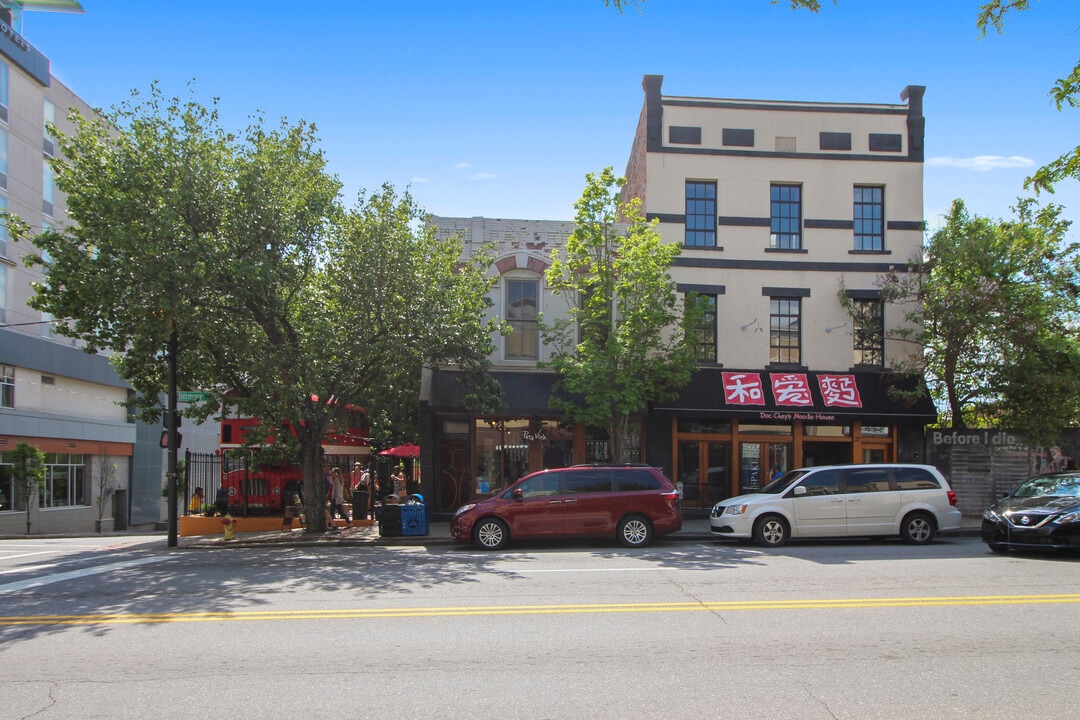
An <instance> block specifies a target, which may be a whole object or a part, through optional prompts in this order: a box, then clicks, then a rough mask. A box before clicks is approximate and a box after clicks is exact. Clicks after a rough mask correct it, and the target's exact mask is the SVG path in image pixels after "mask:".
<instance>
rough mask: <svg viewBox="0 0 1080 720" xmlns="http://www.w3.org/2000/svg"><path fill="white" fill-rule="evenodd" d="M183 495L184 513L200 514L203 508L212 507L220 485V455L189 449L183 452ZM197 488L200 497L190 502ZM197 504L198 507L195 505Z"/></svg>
mask: <svg viewBox="0 0 1080 720" xmlns="http://www.w3.org/2000/svg"><path fill="white" fill-rule="evenodd" d="M183 487H184V495H183V507H182V508H181V509H182V511H183V513H184V514H185V515H200V514H202V513H203V512H204V508H206V507H208V506H209V507H212V506H213V504H214V499H215V498H216V497H217V492H218V489H219V488H220V487H221V456H220V455H218V454H217V453H197V452H191V451H190V450H187V451H185V453H184V486H183ZM197 490H201V491H202V493H201V497H199V498H198V501H197V502H195V503H192V498H193V497H195V493H196V491H197ZM196 505H198V507H196Z"/></svg>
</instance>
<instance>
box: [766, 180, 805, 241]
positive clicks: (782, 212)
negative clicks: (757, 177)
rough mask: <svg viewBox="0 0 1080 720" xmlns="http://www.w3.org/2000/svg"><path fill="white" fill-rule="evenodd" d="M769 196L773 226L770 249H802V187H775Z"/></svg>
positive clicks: (772, 187) (771, 189)
mask: <svg viewBox="0 0 1080 720" xmlns="http://www.w3.org/2000/svg"><path fill="white" fill-rule="evenodd" d="M769 196H770V197H769V204H770V211H769V215H770V219H771V224H772V234H771V235H770V236H769V247H773V248H779V249H782V250H798V249H800V248H802V187H801V186H799V185H773V186H771V188H770V190H769Z"/></svg>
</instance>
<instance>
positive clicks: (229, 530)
mask: <svg viewBox="0 0 1080 720" xmlns="http://www.w3.org/2000/svg"><path fill="white" fill-rule="evenodd" d="M221 525H222V527H224V528H225V539H226V540H233V539H235V538H236V519H235V518H233V516H232V515H225V517H223V518H221Z"/></svg>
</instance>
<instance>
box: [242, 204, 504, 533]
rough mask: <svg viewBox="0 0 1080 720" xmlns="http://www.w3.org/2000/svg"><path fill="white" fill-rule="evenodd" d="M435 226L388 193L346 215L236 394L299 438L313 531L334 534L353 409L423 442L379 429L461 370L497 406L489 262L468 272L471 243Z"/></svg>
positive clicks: (482, 260)
mask: <svg viewBox="0 0 1080 720" xmlns="http://www.w3.org/2000/svg"><path fill="white" fill-rule="evenodd" d="M425 217H426V214H425V213H424V212H423V210H422V209H420V208H419V207H418V206H417V205H416V204H415V202H414V201H413V199H412V197H411V196H410V195H409V193H407V192H406V193H404V194H403V195H401V196H398V195H397V194H396V192H395V191H394V188H393V187H392V186H391V185H388V184H387V185H384V186H383V187H382V188H381V189H380V190H379V191H378V192H375V193H373V194H371V195H370V196H367V195H364V194H362V195H361V197H360V200H359V202H358V205H357V207H356V208H355V209H353V210H351V211H349V212H345V213H341V214H339V215H338V216H336V217H335V218H334V221H333V227H332V228H331V229H330V230H329V231H328V233H327V236H326V239H325V243H324V244H323V246H322V248H321V254H320V258H319V262H318V263H317V264H316V266H315V267H313V268H312V269H311V271H310V273H309V274H308V275H306V276H304V277H302V278H298V281H299V282H298V283H297V285H296V286H295V287H290V288H288V289H282V290H280V291H279V295H280V296H282V297H283V298H284V300H285V301H284V302H282V303H281V304H280V305H279V306H277V307H278V309H277V311H276V314H274V315H273V316H271V315H269V313H267V314H266V315H267V316H266V317H264V318H262V319H261V320H260V322H261V323H262V324H261V325H260V326H259V327H258V328H257V332H260V333H261V334H262V336H263V337H262V339H261V340H259V341H258V342H256V345H257V346H259V347H261V349H262V359H261V360H260V365H259V366H258V367H257V369H254V370H253V371H251V372H248V373H247V374H246V375H245V376H244V377H238V378H234V379H233V382H232V384H231V387H232V389H233V390H234V392H235V396H234V399H235V401H236V402H237V404H238V406H239V407H241V408H243V409H244V411H245V413H250V414H252V415H256V416H258V417H260V418H262V419H263V427H265V428H270V429H273V428H278V427H281V426H282V425H283V424H285V423H288V424H289V425H290V426H291V427H293V428H294V429H295V432H296V437H295V450H296V452H297V454H298V456H299V458H300V462H301V468H302V473H303V477H304V496H305V502H306V503H307V517H308V523H307V526H308V528H309V529H310V530H311V531H315V532H319V531H322V530H323V529H324V528H323V522H324V518H323V513H322V511H321V507H322V506H323V504H324V502H325V499H326V493H325V485H324V483H323V474H322V452H321V444H322V438H323V436H324V435H325V434H326V433H327V432H328V431H330V430H332V429H335V428H339V427H340V425H341V423H343V421H344V416H343V411H344V406H345V404H355V405H361V406H362V407H364V408H365V410H367V412H368V413H369V416H370V417H371V418H372V419H373V420H374V425H373V428H372V432H373V434H375V435H382V436H384V437H389V436H390V435H394V434H397V435H398V436H399V437H400V439H402V440H415V439H417V438H416V436H415V435H412V432H414V429H413V426H411V425H407V426H406V427H405V428H404V432H403V429H402V427H401V426H400V425H395V426H394V427H393V428H387V427H385V426H380V421H383V422H386V421H389V422H391V423H395V424H396V423H409V422H410V420H411V419H412V418H413V417H414V416H415V413H416V412H417V409H418V401H419V390H420V371H421V368H422V367H423V366H424V365H430V366H441V365H446V364H456V365H459V366H460V367H462V368H463V369H464V370H465V371H466V373H465V374H466V375H467V376H468V377H469V378H471V379H473V380H474V381H475V382H476V384H475V385H473V387H474V388H477V389H478V390H479V392H481V393H482V394H484V395H485V397H486V398H487V399H489V400H490V399H491V398H492V397H493V395H492V393H493V392H494V390H493V389H494V385H493V382H492V381H491V380H490V377H489V375H488V373H487V369H488V364H487V363H488V361H487V356H488V354H489V353H490V352H491V351H492V350H493V347H492V343H491V331H492V327H493V326H492V325H491V323H485V321H484V320H483V316H484V310H485V309H486V307H487V304H488V302H489V301H488V298H487V292H488V289H489V282H488V281H487V280H486V278H485V272H486V269H487V262H488V258H486V257H484V256H482V255H481V256H478V257H477V258H476V259H475V260H473V261H471V262H469V263H467V264H464V265H462V264H461V262H460V257H461V253H462V248H461V244H460V242H454V241H445V242H443V241H439V240H437V239H436V238H435V228H433V227H431V228H426V227H424V226H423V224H422V220H423V219H424V218H425ZM278 435H279V436H284V435H285V434H284V433H278ZM280 439H284V438H283V437H282V438H280Z"/></svg>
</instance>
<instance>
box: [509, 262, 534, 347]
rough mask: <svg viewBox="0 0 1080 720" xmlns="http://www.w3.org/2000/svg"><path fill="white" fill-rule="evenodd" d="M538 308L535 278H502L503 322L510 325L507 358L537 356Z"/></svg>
mask: <svg viewBox="0 0 1080 720" xmlns="http://www.w3.org/2000/svg"><path fill="white" fill-rule="evenodd" d="M539 311H540V281H539V280H522V279H507V280H506V321H507V322H508V323H510V327H511V328H513V332H511V333H510V334H509V335H507V336H506V357H507V359H510V360H539V359H540V328H539V325H538V324H537V320H538V316H539Z"/></svg>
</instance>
